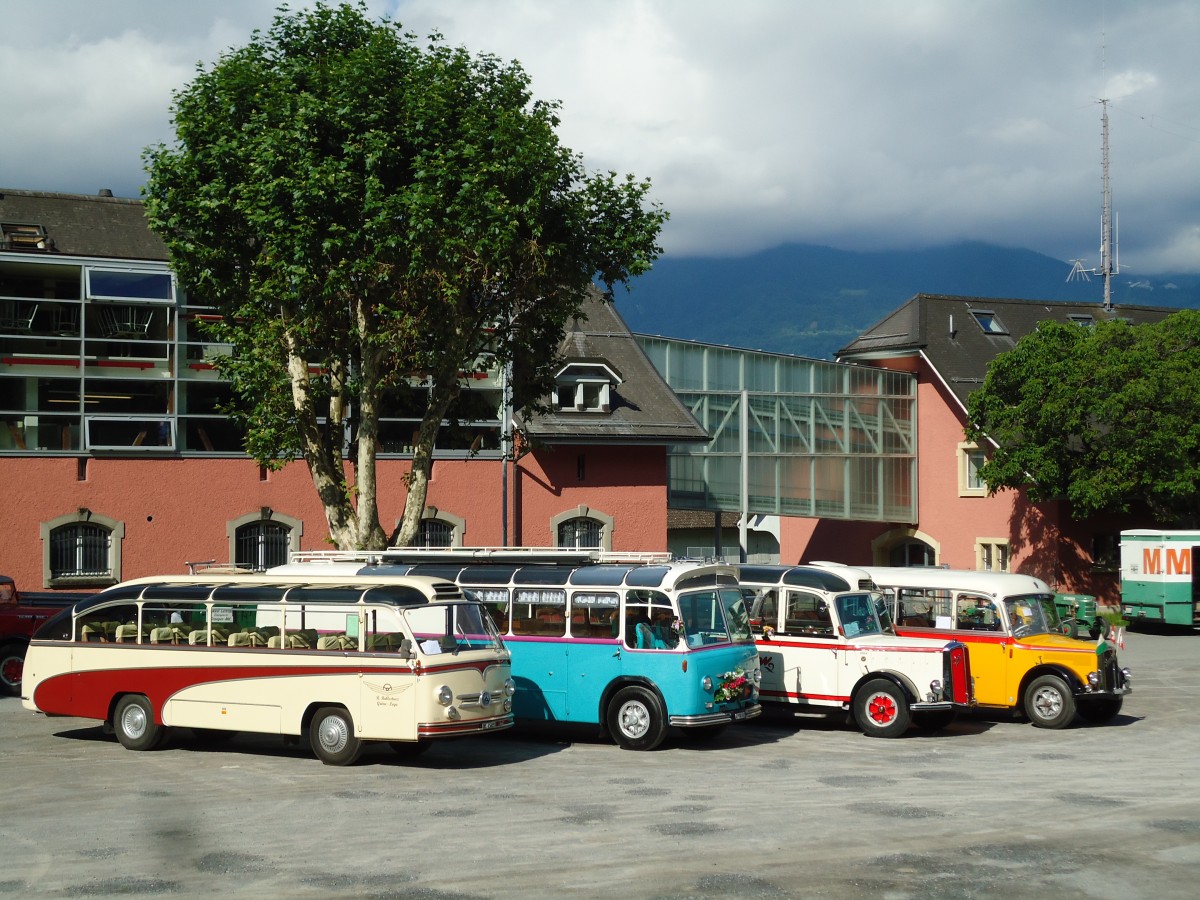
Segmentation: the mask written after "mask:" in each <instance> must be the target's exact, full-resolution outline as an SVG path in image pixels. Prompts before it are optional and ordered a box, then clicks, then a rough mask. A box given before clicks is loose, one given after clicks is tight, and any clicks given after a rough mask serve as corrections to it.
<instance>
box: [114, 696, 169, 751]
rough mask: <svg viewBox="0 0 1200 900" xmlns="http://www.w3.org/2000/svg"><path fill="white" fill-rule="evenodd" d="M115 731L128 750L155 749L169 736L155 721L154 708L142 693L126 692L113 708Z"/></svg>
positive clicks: (122, 744)
mask: <svg viewBox="0 0 1200 900" xmlns="http://www.w3.org/2000/svg"><path fill="white" fill-rule="evenodd" d="M113 731H115V732H116V733H117V740H118V741H120V742H121V746H122V747H124V748H125V749H126V750H153V749H154V748H155V747H157V746H158V745H159V744H161V743H162V741H163V738H165V737H166V736H167V729H166V728H164V727H163V726H162V725H159V724H158V723H156V722H155V721H154V709H153V707H151V706H150V701H149V700H147V699H146V698H145V697H143V696H142V695H141V694H126V695H125V696H124V697H122V698H121V699H120V700H118V701H117V708H116V709H115V710H113Z"/></svg>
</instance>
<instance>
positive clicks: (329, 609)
mask: <svg viewBox="0 0 1200 900" xmlns="http://www.w3.org/2000/svg"><path fill="white" fill-rule="evenodd" d="M514 690H515V688H514V685H513V680H512V677H511V664H510V658H509V652H508V650H507V649H506V648H505V647H504V644H503V642H502V641H501V639H500V637H499V635H498V634H497V632H496V629H495V626H494V625H493V624H492V621H491V618H490V616H488V614H487V612H486V610H485V609H484V607H483V605H482V604H481V603H479V602H478V601H475V600H473V599H471V598H469V597H466V596H465V595H464V594H463V593H462V591H461V589H460V588H459V587H458V586H457V585H455V584H453V583H450V582H448V581H445V580H438V579H433V578H422V577H413V578H400V579H397V578H389V579H387V580H386V581H384V580H371V579H365V578H354V577H346V576H339V577H322V576H317V575H314V576H312V577H304V578H295V577H286V576H279V575H275V576H268V575H211V574H210V575H207V576H206V575H203V574H200V575H183V576H164V577H159V578H143V579H138V580H135V581H129V582H125V583H123V584H120V585H117V586H116V587H113V588H110V589H108V590H106V591H103V592H101V593H99V594H96V595H94V596H93V597H91V598H88V599H86V600H80V601H79V602H77V603H74V604H72V605H71V606H69V607H68V608H66V609H64V610H63V611H62V612H61V613H59V614H58V615H56V616H55V617H54V618H53V619H51V620H50V621H48V622H46V623H45V625H43V626H42V627H41V628H40V629H39V630H38V632H37V633H36V634H35V635H34V638H33V641H32V642H31V644H30V647H29V652H28V655H27V657H26V660H25V671H24V680H23V682H22V686H21V693H22V699H23V703H24V705H25V707H26V708H27V709H31V710H35V711H39V712H43V713H46V714H48V715H56V716H76V717H80V718H88V719H99V720H102V721H104V722H105V723H108V724H110V725H111V727H112V728H113V729H114V730H115V731H116V735H117V738H118V739H119V740H120V742H121V743H122V744H123V745H124V746H125V747H127V748H129V749H131V750H150V749H153V748H154V747H156V746H158V745H159V744H160V743H161V741H162V739H163V738H164V736H165V735H166V733H167V732H168V730H169V729H173V728H178V727H185V728H191V729H197V730H200V731H203V732H205V733H207V734H209V735H211V736H223V735H225V734H229V733H233V732H238V731H242V732H258V733H265V734H279V735H282V736H284V737H285V738H296V739H298V738H302V737H305V736H307V739H308V741H309V744H310V745H311V747H312V750H313V752H314V753H315V754H316V756H317V757H318V758H319V759H320V760H321V761H322V762H324V763H326V764H328V765H348V764H350V763H352V762H354V761H355V760H356V759H357V758H358V755H359V753H360V752H361V750H362V746H363V743H364V742H366V741H386V742H389V743H390V744H391V745H392V746H393V747H394V748H395V749H396V750H397V751H398V752H400V753H412V752H417V751H420V750H421V749H424V748H425V747H426V746H427V745H428V743H429V742H430V741H432V740H436V739H441V738H447V737H454V736H460V735H469V734H479V733H486V732H491V731H499V730H501V729H504V728H509V727H510V726H511V725H512V723H513V716H512V695H513V693H514Z"/></svg>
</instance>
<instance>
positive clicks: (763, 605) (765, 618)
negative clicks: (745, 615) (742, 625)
mask: <svg viewBox="0 0 1200 900" xmlns="http://www.w3.org/2000/svg"><path fill="white" fill-rule="evenodd" d="M751 593H752V596H751V597H746V596H745V592H743V600H747V601H749V604H750V624H751V625H753V626H754V627H755V628H765V627H766V626H768V625H769V626H771V627H772V628H776V627H778V625H779V623H778V621H777V620H778V618H779V599H778V594H777V593H776V592H775V590H774V589H772V588H763V589H762V590H759V591H753V592H751Z"/></svg>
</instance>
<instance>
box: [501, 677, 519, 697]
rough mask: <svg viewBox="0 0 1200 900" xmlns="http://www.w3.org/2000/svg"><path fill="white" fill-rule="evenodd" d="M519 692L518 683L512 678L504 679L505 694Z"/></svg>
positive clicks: (508, 695) (509, 695) (507, 695)
mask: <svg viewBox="0 0 1200 900" xmlns="http://www.w3.org/2000/svg"><path fill="white" fill-rule="evenodd" d="M516 692H517V683H516V682H515V681H513V680H512V679H511V678H506V679H504V696H505V697H511V696H512V695H513V694H515V693H516Z"/></svg>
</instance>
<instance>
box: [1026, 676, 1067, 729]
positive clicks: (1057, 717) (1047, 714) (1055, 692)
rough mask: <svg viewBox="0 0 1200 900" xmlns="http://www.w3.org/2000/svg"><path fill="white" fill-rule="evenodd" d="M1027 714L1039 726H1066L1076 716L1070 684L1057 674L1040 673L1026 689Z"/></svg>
mask: <svg viewBox="0 0 1200 900" xmlns="http://www.w3.org/2000/svg"><path fill="white" fill-rule="evenodd" d="M1025 715H1027V716H1029V721H1030V722H1032V723H1033V724H1034V725H1036V726H1037V727H1038V728H1066V727H1067V726H1068V725H1070V724H1071V720H1072V719H1074V718H1075V698H1074V697H1073V696H1071V688H1070V686H1069V685H1068V684H1067V683H1066V682H1065V681H1063V680H1062V679H1061V678H1059V677H1058V676H1057V675H1039V676H1038V677H1037V678H1035V679H1033V681H1032V682H1030V684H1029V688H1028V689H1027V690H1026V691H1025Z"/></svg>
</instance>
